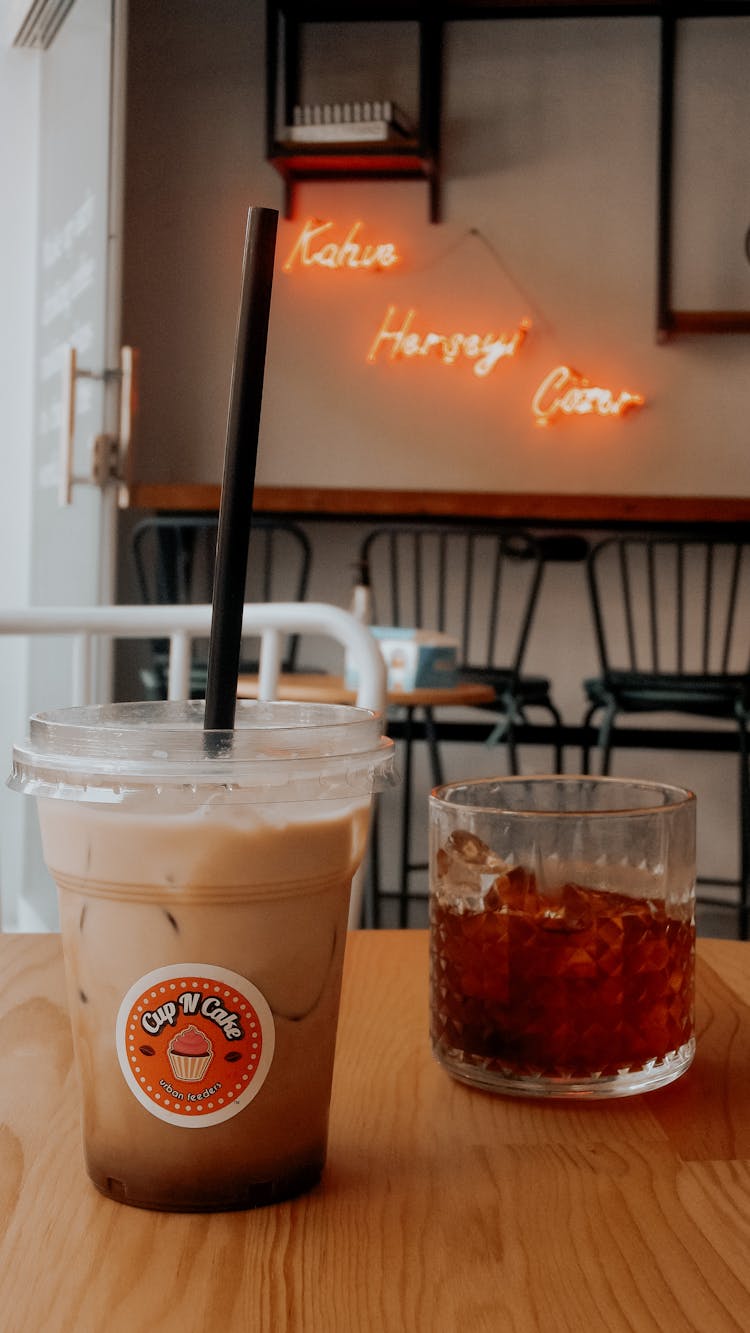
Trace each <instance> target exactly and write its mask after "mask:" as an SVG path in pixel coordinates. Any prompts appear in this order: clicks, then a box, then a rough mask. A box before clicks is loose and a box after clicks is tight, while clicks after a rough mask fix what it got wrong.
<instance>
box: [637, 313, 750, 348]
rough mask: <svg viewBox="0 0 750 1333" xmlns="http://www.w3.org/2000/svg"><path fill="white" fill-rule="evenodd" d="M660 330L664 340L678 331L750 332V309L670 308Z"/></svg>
mask: <svg viewBox="0 0 750 1333" xmlns="http://www.w3.org/2000/svg"><path fill="white" fill-rule="evenodd" d="M659 332H660V335H661V338H662V340H663V341H667V340H668V339H669V338H670V337H672V335H673V334H677V333H750V310H670V311H667V312H666V314H665V317H664V327H663V328H662V329H660V331H659Z"/></svg>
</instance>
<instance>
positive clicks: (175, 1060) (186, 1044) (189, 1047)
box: [167, 1023, 214, 1083]
mask: <svg viewBox="0 0 750 1333" xmlns="http://www.w3.org/2000/svg"><path fill="white" fill-rule="evenodd" d="M167 1055H168V1056H169V1063H170V1064H171V1066H172V1072H173V1074H174V1076H175V1078H179V1079H181V1080H182V1082H183V1083H198V1082H199V1081H200V1080H201V1079H202V1078H203V1075H204V1074H205V1072H206V1070H207V1069H208V1066H209V1065H210V1063H211V1061H212V1060H213V1058H214V1048H213V1046H212V1045H211V1042H210V1041H209V1040H208V1037H206V1036H204V1034H203V1033H202V1032H199V1030H198V1028H196V1027H193V1025H192V1023H191V1024H190V1026H189V1027H186V1028H180V1031H179V1032H175V1034H174V1036H173V1038H172V1040H171V1041H170V1043H169V1045H168V1047H167Z"/></svg>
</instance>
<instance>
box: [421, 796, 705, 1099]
mask: <svg viewBox="0 0 750 1333" xmlns="http://www.w3.org/2000/svg"><path fill="white" fill-rule="evenodd" d="M543 781H545V780H543V779H536V780H530V782H529V783H522V782H521V781H520V780H515V782H514V783H513V784H512V789H511V790H509V788H511V780H508V783H507V785H506V784H503V783H502V782H498V783H495V784H492V792H491V793H490V792H489V791H484V792H481V791H479V790H478V789H479V788H483V787H484V784H481V783H479V784H464V785H463V786H462V788H461V793H462V797H464V796H465V795H466V793H467V790H469V805H468V806H466V807H462V804H461V800H458V799H456V801H455V802H452V801H451V800H450V799H448V800H447V801H446V799H445V796H444V793H445V792H448V793H450V792H451V789H450V788H448V789H441V791H439V792H438V793H436V797H435V799H434V801H433V820H434V824H433V837H434V843H433V848H432V857H431V902H430V929H431V955H430V957H431V962H430V967H431V1016H430V1025H431V1037H432V1044H433V1050H434V1052H435V1054H436V1056H437V1058H438V1060H439V1061H440V1062H441V1063H442V1064H444V1065H445V1066H446V1068H448V1069H449V1070H450V1072H451V1073H453V1074H454V1075H455V1076H457V1077H458V1078H462V1079H464V1080H465V1081H467V1082H471V1083H478V1084H480V1085H482V1086H485V1087H489V1088H494V1089H497V1090H501V1091H509V1092H519V1093H520V1092H524V1093H530V1094H534V1093H538V1094H541V1095H547V1096H549V1095H566V1094H572V1095H575V1094H578V1095H591V1094H592V1093H593V1094H594V1095H610V1096H612V1095H622V1094H624V1093H626V1092H639V1091H644V1090H646V1089H648V1088H650V1087H655V1086H659V1085H660V1084H661V1083H665V1082H669V1081H671V1079H673V1078H675V1077H677V1075H678V1074H679V1073H681V1072H682V1071H683V1069H685V1068H686V1067H687V1065H688V1064H689V1063H690V1061H691V1059H692V1056H693V1051H694V1037H693V994H694V950H695V926H694V906H693V876H692V870H691V858H692V853H691V848H692V810H693V804H692V798H691V797H690V796H689V794H687V793H683V794H681V795H680V796H679V797H678V796H670V797H669V799H668V802H667V804H666V805H661V806H658V807H654V805H653V800H654V793H655V792H656V793H658V792H660V791H663V790H664V789H661V788H658V787H657V788H654V787H652V786H651V784H615V783H614V782H613V784H612V787H611V788H610V787H609V785H608V784H607V783H606V782H605V784H604V793H602V791H601V788H600V787H599V788H597V791H596V793H593V792H592V791H591V780H584V779H567V780H566V779H549V780H547V781H548V782H549V784H557V788H558V790H557V795H556V797H554V798H553V797H552V796H551V795H550V791H549V790H544V791H543V790H542V788H541V787H540V786H539V785H538V784H539V783H542V782H543ZM584 781H585V782H586V789H587V792H588V794H587V795H586V796H585V799H584V791H583V790H580V791H578V792H577V793H575V794H574V793H573V792H572V791H571V786H570V784H571V783H576V782H578V783H583V782H584ZM618 785H619V786H620V787H623V786H626V787H627V794H626V796H624V797H623V795H622V793H621V792H620V793H618V792H617V791H616V790H613V788H615V787H616V786H618ZM521 788H525V789H526V790H525V792H522V791H521ZM563 788H564V790H563ZM634 788H637V791H636V790H634ZM668 790H669V791H670V792H674V789H668ZM553 799H556V800H559V801H560V802H561V803H562V804H564V805H565V807H566V808H565V809H561V810H560V811H559V812H558V814H559V816H560V817H561V819H562V821H563V823H565V821H567V824H566V826H565V828H559V827H558V830H557V835H556V836H555V832H554V820H553V818H552V816H553V814H554V811H553V810H552V809H549V808H547V809H537V810H536V811H535V812H534V814H532V813H530V812H529V811H527V812H526V813H525V817H524V818H522V819H519V816H521V815H522V814H523V813H524V812H523V811H522V810H521V809H512V810H508V809H497V810H495V811H494V812H493V811H492V807H491V805H490V806H488V808H486V809H482V808H481V802H482V801H483V800H486V801H487V802H491V801H495V802H496V803H497V804H498V806H499V807H503V806H504V805H505V806H507V805H512V804H513V803H514V802H518V803H519V805H520V806H523V805H530V806H533V805H534V804H536V805H540V804H541V805H546V806H549V805H550V804H551V801H552V800H553ZM441 801H442V805H441ZM586 801H588V802H589V803H591V802H593V803H594V804H595V806H598V808H595V809H594V810H592V811H591V818H590V819H587V816H586V813H585V810H584V809H579V810H576V809H575V806H576V805H579V806H583V805H585V803H586ZM628 801H629V802H630V808H629V809H628V808H626V809H625V810H623V808H622V806H623V804H624V803H626V802H628ZM606 802H611V803H612V805H613V810H612V813H611V814H610V816H609V819H610V821H611V822H610V825H609V831H608V830H607V818H608V816H607V812H606V809H604V808H602V806H603V803H606ZM644 802H645V808H643V810H642V813H641V815H640V816H638V815H637V814H636V809H637V807H638V806H639V804H643V803H644ZM618 806H619V807H620V808H619V809H618V808H617V807H618ZM634 806H635V808H634ZM656 809H659V810H660V811H661V812H662V814H661V818H662V819H665V818H666V819H667V822H666V824H664V825H663V828H662V837H661V840H659V839H658V838H657V839H656V841H653V840H654V837H655V820H656V823H657V824H658V816H657V815H656ZM669 810H671V811H672V816H671V820H672V822H671V824H670V822H669V816H668V815H667V814H666V812H667V811H669ZM462 816H463V826H461V819H462ZM535 816H536V820H537V823H536V828H537V833H536V836H534V819H535ZM576 820H577V821H578V827H577V829H576V830H575V831H574V830H573V828H572V823H571V822H572V821H576ZM592 821H593V823H594V826H595V829H594V831H590V830H589V824H590V823H591V822H592ZM557 822H558V826H559V824H560V819H558V821H557ZM480 824H481V826H482V831H483V833H484V834H485V835H486V836H490V837H491V836H492V829H493V825H494V840H493V843H492V845H490V844H489V843H486V842H485V841H484V840H483V838H481V837H479V836H478V833H477V832H475V831H474V830H475V829H476V828H477V826H478V825H480ZM449 825H453V827H452V831H449ZM519 825H520V826H519ZM587 840H588V842H589V843H590V851H591V859H590V861H588V862H587V855H586V847H587ZM532 843H535V844H536V845H535V846H532ZM555 844H557V845H555ZM566 844H567V851H568V852H571V853H573V854H572V855H567V854H566V850H565V845H566ZM608 844H609V847H610V853H611V854H610V855H609V856H608V854H607V851H606V848H607V845H608ZM626 846H628V847H629V848H630V851H629V853H627V852H626V850H625V849H626ZM522 849H523V850H524V852H525V854H526V856H527V857H528V862H527V864H526V865H524V864H518V863H517V862H516V860H515V857H516V854H517V853H518V852H519V851H520V850H522ZM561 853H562V855H561ZM652 853H653V854H652ZM530 864H532V865H534V866H535V867H536V869H535V870H533V871H532V870H530V869H529V868H528V865H530ZM566 871H570V872H575V871H577V872H578V875H577V876H576V878H573V874H572V873H571V876H570V878H568V877H567V874H566ZM597 877H598V879H599V880H601V881H602V882H603V883H604V885H605V887H598V886H597ZM581 880H584V881H585V882H581ZM540 881H541V882H540Z"/></svg>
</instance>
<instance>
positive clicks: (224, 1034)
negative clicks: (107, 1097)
mask: <svg viewBox="0 0 750 1333" xmlns="http://www.w3.org/2000/svg"><path fill="white" fill-rule="evenodd" d="M274 1039H275V1032H274V1023H273V1015H272V1013H271V1010H270V1007H269V1005H268V1003H267V1001H266V999H265V997H264V996H263V995H262V994H261V992H260V991H259V990H258V988H257V986H254V985H253V983H252V982H251V981H248V979H247V978H246V977H241V976H239V975H238V974H237V973H236V972H230V971H228V970H226V969H225V968H218V967H214V966H207V965H206V964H203V963H198V964H190V963H181V964H179V965H177V966H174V967H162V968H157V969H156V970H155V971H153V972H149V973H147V975H146V976H143V977H140V978H139V980H138V981H137V982H135V984H134V985H133V986H131V988H130V990H129V991H128V993H127V995H126V996H125V997H124V999H123V1001H122V1003H121V1005H120V1009H119V1012H118V1016H117V1025H116V1032H115V1041H116V1046H117V1058H118V1060H119V1063H120V1068H121V1070H122V1073H123V1076H124V1078H125V1082H126V1083H127V1085H128V1087H129V1088H130V1091H131V1092H132V1093H133V1095H134V1096H135V1097H136V1098H137V1099H138V1101H139V1102H140V1103H141V1105H142V1106H144V1107H145V1109H146V1110H147V1111H149V1112H150V1113H151V1115H154V1116H157V1117H158V1119H160V1120H164V1121H166V1122H167V1123H169V1124H174V1125H181V1126H183V1127H185V1128H191V1129H196V1128H198V1129H199V1128H203V1127H205V1126H207V1125H215V1124H218V1123H220V1122H221V1121H223V1120H228V1119H230V1117H232V1116H235V1115H237V1114H238V1113H239V1112H240V1111H242V1110H244V1108H245V1107H246V1106H248V1105H249V1103H250V1102H251V1101H252V1100H253V1098H254V1097H256V1096H257V1094H258V1092H259V1091H260V1089H261V1087H262V1086H263V1083H264V1081H265V1079H266V1076H267V1074H268V1070H269V1069H270V1067H271V1061H272V1059H273V1051H274Z"/></svg>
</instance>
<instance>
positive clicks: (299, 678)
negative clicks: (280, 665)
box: [237, 671, 495, 708]
mask: <svg viewBox="0 0 750 1333" xmlns="http://www.w3.org/2000/svg"><path fill="white" fill-rule="evenodd" d="M237 695H238V698H240V699H257V697H258V677H257V676H245V675H242V676H240V678H239V680H238V682H237ZM278 697H279V698H280V699H296V700H307V701H309V702H313V703H321V704H353V703H355V702H356V699H357V692H356V690H349V689H347V688H346V686H345V685H344V678H343V676H335V675H329V674H328V672H315V671H311V672H309V673H308V672H303V671H300V672H296V671H295V672H282V674H281V675H280V676H279V688H278ZM494 697H495V691H494V690H493V688H492V686H491V685H480V684H474V683H472V682H467V683H463V682H461V683H459V684H458V685H441V686H437V685H436V686H434V687H433V686H429V687H428V686H425V687H424V688H422V689H417V690H389V691H388V696H387V703H388V706H389V707H401V708H447V707H453V708H467V707H476V706H477V705H478V704H490V703H492V700H493V699H494Z"/></svg>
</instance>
